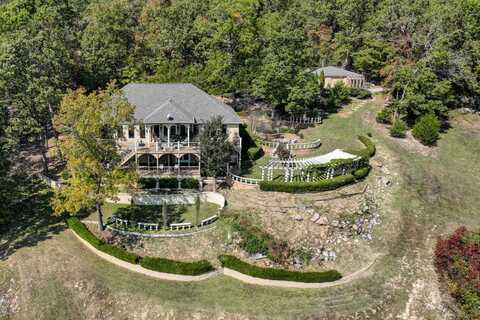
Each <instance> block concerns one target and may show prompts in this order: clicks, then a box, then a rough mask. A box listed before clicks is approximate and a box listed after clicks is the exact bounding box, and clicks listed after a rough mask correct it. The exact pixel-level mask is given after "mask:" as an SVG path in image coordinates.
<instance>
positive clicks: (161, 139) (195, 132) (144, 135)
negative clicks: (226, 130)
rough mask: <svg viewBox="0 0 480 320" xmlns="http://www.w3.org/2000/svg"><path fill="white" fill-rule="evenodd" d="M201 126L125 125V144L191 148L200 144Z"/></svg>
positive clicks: (123, 132)
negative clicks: (179, 145) (192, 145)
mask: <svg viewBox="0 0 480 320" xmlns="http://www.w3.org/2000/svg"><path fill="white" fill-rule="evenodd" d="M200 131H201V125H200V124H196V123H168V124H162V123H159V124H135V125H123V128H122V132H121V134H122V137H121V138H122V139H120V140H121V141H122V143H123V144H137V146H140V147H142V146H146V147H152V146H153V145H154V144H158V143H160V144H161V145H165V146H166V147H172V146H175V145H178V144H181V145H184V146H190V145H191V144H195V143H198V136H199V133H200Z"/></svg>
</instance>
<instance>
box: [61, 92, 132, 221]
mask: <svg viewBox="0 0 480 320" xmlns="http://www.w3.org/2000/svg"><path fill="white" fill-rule="evenodd" d="M132 113H133V108H132V106H131V105H130V104H128V102H127V101H126V100H125V99H124V98H123V97H122V96H121V95H120V94H119V93H118V91H117V90H115V88H114V87H113V85H109V86H108V87H107V89H105V90H101V91H94V92H91V93H86V92H85V89H78V90H75V91H69V92H68V93H67V95H66V96H65V97H64V98H63V100H62V103H61V105H60V110H59V112H58V115H57V116H56V117H55V126H56V128H57V130H58V131H60V132H61V133H62V134H63V139H62V141H61V148H62V151H63V153H64V156H65V159H66V170H65V173H66V176H67V179H66V181H65V183H64V186H62V188H60V189H58V190H57V191H56V194H55V197H54V198H53V201H52V204H53V207H54V210H55V212H56V213H57V214H62V213H63V212H68V213H70V214H77V213H78V212H79V211H80V210H81V209H85V208H90V207H93V206H95V207H96V209H97V214H98V223H99V228H100V230H103V221H102V212H101V205H102V204H103V203H104V202H105V200H106V199H108V198H114V197H115V196H116V195H117V194H118V192H119V191H120V187H121V186H123V187H126V188H128V187H133V185H134V184H135V182H136V180H137V179H136V176H135V174H134V173H133V172H131V171H129V170H125V169H123V168H121V166H120V165H121V157H120V155H119V152H118V150H117V144H116V141H115V137H116V134H117V133H118V128H119V126H120V124H121V123H122V122H125V121H129V120H131V116H132Z"/></svg>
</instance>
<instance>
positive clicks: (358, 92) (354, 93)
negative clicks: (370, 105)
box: [350, 88, 372, 99]
mask: <svg viewBox="0 0 480 320" xmlns="http://www.w3.org/2000/svg"><path fill="white" fill-rule="evenodd" d="M350 96H351V97H355V98H357V99H370V98H371V97H372V93H371V92H370V91H368V90H366V89H362V88H350Z"/></svg>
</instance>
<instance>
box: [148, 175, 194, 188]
mask: <svg viewBox="0 0 480 320" xmlns="http://www.w3.org/2000/svg"><path fill="white" fill-rule="evenodd" d="M198 185H199V184H198V180H197V179H195V178H185V179H183V180H182V181H181V184H180V186H181V187H182V188H183V189H197V188H198ZM156 186H157V179H156V178H141V179H140V188H141V189H154V188H156ZM158 187H159V188H160V189H177V188H178V180H177V178H175V177H170V178H160V179H158Z"/></svg>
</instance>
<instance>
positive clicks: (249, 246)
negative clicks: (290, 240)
mask: <svg viewBox="0 0 480 320" xmlns="http://www.w3.org/2000/svg"><path fill="white" fill-rule="evenodd" d="M233 218H234V221H233V223H232V228H233V229H234V230H235V231H237V232H238V233H239V235H240V238H241V239H242V241H241V242H240V247H241V248H242V249H243V250H245V251H246V252H247V253H249V254H255V253H262V254H267V253H268V243H269V242H270V241H271V240H272V237H271V236H270V235H269V234H268V233H266V232H264V231H263V230H262V229H260V228H258V227H256V226H254V225H252V223H251V221H250V220H248V219H246V218H245V217H241V216H234V217H233Z"/></svg>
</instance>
